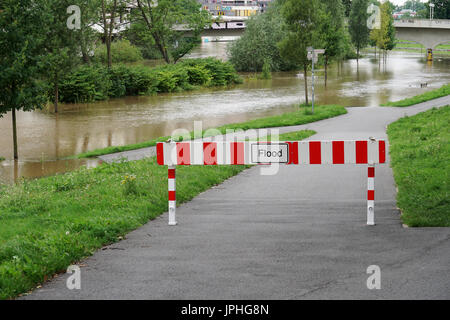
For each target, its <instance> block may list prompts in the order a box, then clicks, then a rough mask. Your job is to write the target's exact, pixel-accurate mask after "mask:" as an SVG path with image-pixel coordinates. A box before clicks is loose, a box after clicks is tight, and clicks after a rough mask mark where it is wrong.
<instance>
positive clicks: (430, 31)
mask: <svg viewBox="0 0 450 320" xmlns="http://www.w3.org/2000/svg"><path fill="white" fill-rule="evenodd" d="M223 18H225V17H223ZM238 19H239V20H238ZM245 23H246V21H245V19H242V18H241V17H235V18H234V19H233V17H227V19H222V20H221V21H220V22H214V23H213V24H212V25H211V27H210V28H208V29H205V30H204V31H203V32H202V36H203V37H239V36H241V35H242V34H243V33H244V31H245ZM394 26H395V29H396V32H397V38H398V39H402V40H409V41H414V42H417V43H420V44H422V45H423V46H424V47H425V48H427V49H431V50H433V49H435V48H436V47H437V46H438V45H440V44H443V43H447V42H450V20H421V19H410V20H396V21H395V22H394ZM179 30H185V31H188V30H187V29H182V27H180V28H179ZM188 33H189V31H188Z"/></svg>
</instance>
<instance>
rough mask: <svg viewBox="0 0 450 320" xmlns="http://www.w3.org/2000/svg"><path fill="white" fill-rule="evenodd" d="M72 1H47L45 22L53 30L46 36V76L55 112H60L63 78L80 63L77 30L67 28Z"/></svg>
mask: <svg viewBox="0 0 450 320" xmlns="http://www.w3.org/2000/svg"><path fill="white" fill-rule="evenodd" d="M71 3H72V2H71V0H47V1H46V2H45V5H46V6H47V10H46V12H47V16H46V18H45V20H46V21H47V23H48V25H50V26H51V28H49V29H48V32H47V33H46V34H45V42H44V48H45V53H46V54H47V57H46V59H45V67H44V69H43V70H44V72H43V74H44V76H45V78H46V79H47V81H48V83H49V84H51V86H52V88H53V92H52V96H53V104H54V108H55V112H56V113H57V112H58V102H59V88H58V83H59V81H60V80H61V78H62V77H63V76H64V74H66V73H67V72H69V71H70V70H71V69H72V68H73V67H74V66H75V65H76V64H77V62H78V61H79V59H78V57H77V55H78V44H77V42H76V34H75V30H71V29H69V28H68V27H67V17H68V15H67V12H66V10H67V7H69V6H70V5H71Z"/></svg>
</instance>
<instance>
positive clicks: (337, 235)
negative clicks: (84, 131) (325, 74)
mask: <svg viewBox="0 0 450 320" xmlns="http://www.w3.org/2000/svg"><path fill="white" fill-rule="evenodd" d="M448 104H450V96H447V97H443V98H440V99H436V100H433V101H429V102H426V103H422V104H419V105H416V106H413V107H408V108H385V107H365V108H348V111H349V112H348V114H346V115H342V116H339V117H336V118H332V119H327V120H323V121H319V122H316V123H311V124H307V125H302V126H294V127H285V128H280V129H279V130H280V133H283V132H288V131H297V130H303V129H312V130H315V131H317V132H318V133H317V134H316V135H314V136H312V137H311V138H309V139H310V140H321V139H367V138H369V137H374V138H377V139H382V138H385V139H386V138H387V136H386V132H385V131H386V126H387V125H388V124H389V123H390V122H393V121H395V120H397V119H399V118H401V117H403V116H405V115H409V116H410V115H414V114H416V113H419V112H422V111H425V110H427V109H430V108H432V107H439V106H443V105H448ZM139 152H141V154H143V156H145V155H147V156H148V155H149V152H151V150H150V149H149V148H148V149H146V150H145V151H143V150H138V151H134V152H131V153H127V154H125V156H130V157H134V159H138V158H140V157H142V156H138V153H139ZM122 156H123V155H122ZM388 160H389V157H388ZM260 170H261V167H252V168H251V169H248V170H246V171H244V172H242V173H241V174H239V175H237V176H235V177H233V178H231V179H229V180H227V181H225V182H224V183H223V184H221V185H220V186H218V187H215V188H212V189H210V190H208V191H206V192H204V193H202V194H200V195H198V196H197V197H196V198H195V199H193V200H192V201H191V202H189V203H186V204H183V205H182V206H180V207H179V208H177V220H178V225H177V226H175V227H170V226H168V225H167V221H168V217H167V214H164V215H162V216H160V217H159V218H157V219H156V220H153V221H151V222H149V223H147V224H146V225H144V226H143V227H141V228H139V229H137V230H135V231H133V232H131V233H129V234H128V235H127V237H126V239H125V240H123V241H121V242H119V243H116V244H113V245H110V246H108V247H105V248H103V249H102V250H99V251H97V252H96V253H95V254H94V255H93V256H92V257H90V258H88V259H86V260H85V261H83V262H82V263H80V265H81V266H82V267H81V290H69V289H67V287H66V279H67V277H68V276H67V275H65V274H64V275H61V276H58V277H56V278H55V279H53V280H52V281H49V282H48V283H46V284H44V285H43V287H42V288H40V289H37V290H35V291H34V292H33V293H32V294H30V295H28V296H26V297H23V298H24V299H438V298H439V299H449V298H450V272H449V271H450V241H449V238H450V228H405V227H404V226H402V223H401V219H400V212H399V210H398V209H397V208H396V201H395V197H396V189H395V184H394V180H393V175H392V170H391V168H390V166H389V164H385V165H378V166H377V167H376V177H375V190H376V191H375V221H376V226H366V195H367V166H364V165H343V166H280V168H279V172H278V174H277V175H273V176H264V175H261V174H260ZM371 265H376V266H378V267H379V268H380V270H381V288H380V289H372V290H369V289H368V287H367V284H366V282H367V279H368V277H369V276H370V275H369V274H367V272H366V271H367V268H368V267H369V266H371Z"/></svg>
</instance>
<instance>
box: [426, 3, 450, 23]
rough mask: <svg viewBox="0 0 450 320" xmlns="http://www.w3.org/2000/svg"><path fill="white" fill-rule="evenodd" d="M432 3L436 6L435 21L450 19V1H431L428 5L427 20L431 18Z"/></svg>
mask: <svg viewBox="0 0 450 320" xmlns="http://www.w3.org/2000/svg"><path fill="white" fill-rule="evenodd" d="M430 3H433V4H434V14H433V19H450V0H430V1H429V2H428V3H426V4H425V6H426V8H427V18H429V17H430Z"/></svg>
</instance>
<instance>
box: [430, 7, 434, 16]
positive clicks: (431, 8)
mask: <svg viewBox="0 0 450 320" xmlns="http://www.w3.org/2000/svg"><path fill="white" fill-rule="evenodd" d="M433 16H434V3H430V20H433Z"/></svg>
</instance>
